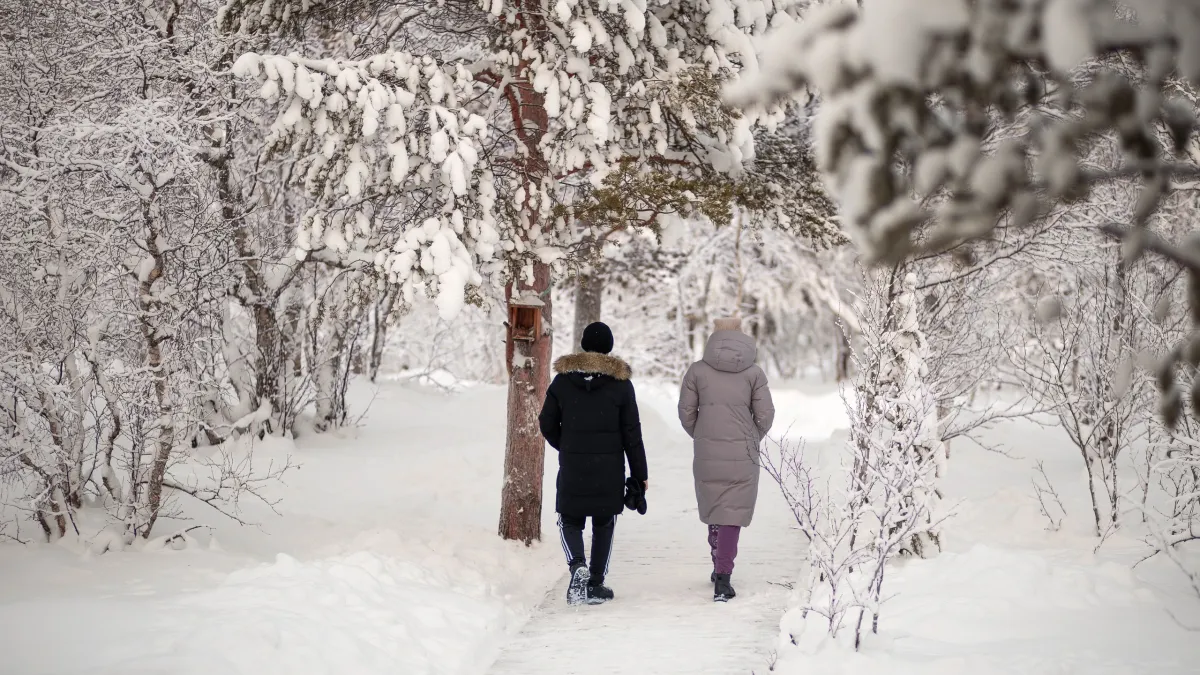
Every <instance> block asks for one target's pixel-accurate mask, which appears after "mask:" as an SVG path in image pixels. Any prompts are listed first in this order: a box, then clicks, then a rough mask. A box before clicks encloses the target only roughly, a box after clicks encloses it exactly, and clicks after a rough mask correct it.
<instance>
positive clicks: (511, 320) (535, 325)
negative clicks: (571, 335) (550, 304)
mask: <svg viewBox="0 0 1200 675" xmlns="http://www.w3.org/2000/svg"><path fill="white" fill-rule="evenodd" d="M545 306H546V303H544V302H542V301H541V300H540V299H539V298H538V297H537V296H536V295H534V294H532V293H529V294H526V295H522V296H520V297H516V298H513V299H512V300H509V301H508V334H509V336H510V337H511V338H512V339H513V340H514V341H520V342H533V341H534V340H537V337H538V336H539V335H541V334H542V308H543V307H545Z"/></svg>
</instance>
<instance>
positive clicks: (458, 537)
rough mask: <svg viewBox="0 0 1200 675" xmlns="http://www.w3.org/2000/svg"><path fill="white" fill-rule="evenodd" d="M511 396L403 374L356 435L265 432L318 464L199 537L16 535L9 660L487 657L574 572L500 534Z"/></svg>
mask: <svg viewBox="0 0 1200 675" xmlns="http://www.w3.org/2000/svg"><path fill="white" fill-rule="evenodd" d="M358 394H359V398H360V401H359V403H360V404H365V402H366V400H368V399H369V398H370V397H371V396H372V395H373V393H372V392H368V391H360V392H358ZM503 401H504V394H503V390H502V389H498V388H479V389H468V390H466V391H463V392H461V393H457V394H453V395H447V394H445V393H443V392H441V391H440V390H438V389H434V388H422V387H419V386H415V385H412V384H408V385H400V384H386V385H384V386H383V387H382V388H381V389H380V391H379V392H378V396H377V398H375V400H374V401H373V403H372V404H371V408H370V413H369V416H368V417H369V422H366V423H365V424H364V426H363V427H362V428H361V429H359V430H358V432H357V433H356V434H346V435H345V437H343V438H332V437H317V436H313V437H310V438H307V439H301V441H300V442H299V443H298V447H295V448H292V447H291V444H284V443H282V442H276V443H275V444H273V445H268V446H260V447H259V448H258V450H257V453H258V454H257V456H259V457H260V458H262V459H265V458H266V456H270V455H272V454H274V455H277V456H278V455H281V454H282V453H283V452H284V451H285V450H287V451H290V452H291V453H292V456H293V459H294V460H296V461H298V462H299V463H300V464H301V467H300V468H299V470H297V471H295V472H292V473H290V474H289V475H288V476H287V485H286V486H281V488H280V491H281V496H283V497H284V501H283V502H282V503H281V505H280V511H281V512H282V516H275V515H273V514H270V513H269V512H262V511H261V510H260V511H254V510H252V511H251V514H250V515H251V516H252V517H255V518H257V519H258V520H259V522H261V523H262V527H261V529H259V528H240V527H238V526H236V525H231V524H229V523H227V522H225V523H222V522H221V520H220V518H219V517H218V516H215V515H213V514H210V513H206V512H204V511H202V510H193V511H192V513H193V514H194V515H196V516H198V517H200V518H202V519H203V520H202V522H205V523H211V524H215V525H217V528H216V532H215V534H214V535H213V536H212V537H211V538H210V537H209V536H208V535H207V534H206V533H202V532H199V531H197V532H194V533H193V534H194V535H195V537H196V540H197V547H196V548H193V549H187V550H182V551H173V550H163V551H158V552H151V553H147V552H140V553H116V554H106V555H103V556H99V557H89V556H85V555H81V554H80V552H79V551H78V550H76V549H75V548H73V547H70V546H35V547H21V546H19V545H4V546H0V569H2V570H3V574H0V635H2V636H3V637H2V638H0V641H2V643H3V647H2V649H3V652H4V657H3V658H2V659H0V673H3V674H4V675H9V674H11V675H41V674H47V675H49V674H51V673H54V674H66V673H90V674H100V673H114V674H115V673H122V674H125V675H128V674H130V673H137V674H147V675H148V674H150V673H156V674H157V673H161V674H164V675H166V674H168V673H170V674H190V673H197V674H199V673H204V674H205V675H211V674H213V673H220V674H222V675H233V674H239V675H240V674H242V673H246V674H254V675H268V674H271V673H278V674H280V675H284V674H287V675H310V674H311V675H317V674H324V673H329V674H331V675H332V674H337V675H347V674H350V673H353V674H355V675H369V674H373V673H389V674H394V673H404V674H406V675H408V674H411V675H419V674H423V673H429V674H435V673H436V674H439V675H441V674H455V675H458V674H461V673H475V672H481V671H482V670H483V669H484V668H485V667H486V665H487V664H488V663H490V662H491V661H492V660H493V659H494V657H495V653H496V651H495V650H496V648H497V646H498V644H499V643H500V640H501V639H502V638H503V636H505V635H507V634H509V633H511V632H512V631H514V630H516V629H517V628H518V627H519V626H520V625H521V624H522V623H523V622H524V621H525V620H526V618H527V617H528V615H529V613H530V611H531V609H532V607H534V606H536V605H537V603H539V602H540V601H541V599H542V598H543V596H544V594H545V592H546V589H547V588H548V587H549V586H550V585H551V584H553V583H554V582H555V580H556V579H557V577H558V576H559V575H560V573H561V570H560V565H559V564H558V557H559V556H560V555H561V553H560V552H559V548H558V546H557V542H555V541H554V540H551V541H552V543H553V545H552V546H539V547H536V548H535V549H533V550H532V551H530V550H526V549H524V547H522V546H519V545H509V544H506V543H504V542H502V541H500V540H499V538H498V537H496V536H495V527H496V523H495V514H496V512H497V508H498V505H499V493H500V481H501V475H500V474H501V470H502V468H503V466H502V465H503V441H502V440H501V441H499V442H498V441H497V440H496V439H503V433H502V430H503ZM352 435H353V436H357V437H354V438H351V437H350V436H352ZM169 530H170V527H166V528H164V532H166V531H169Z"/></svg>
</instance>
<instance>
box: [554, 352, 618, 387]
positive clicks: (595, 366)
mask: <svg viewBox="0 0 1200 675" xmlns="http://www.w3.org/2000/svg"><path fill="white" fill-rule="evenodd" d="M554 372H556V373H561V374H568V373H587V374H595V375H608V376H609V377H611V378H613V379H614V380H628V379H629V378H630V377H632V375H633V370H632V369H631V368H630V367H629V364H628V363H625V362H624V361H622V360H621V359H619V358H617V357H615V356H612V355H609V354H600V353H598V352H578V353H575V354H567V355H566V356H560V357H559V358H558V360H557V361H555V362H554Z"/></svg>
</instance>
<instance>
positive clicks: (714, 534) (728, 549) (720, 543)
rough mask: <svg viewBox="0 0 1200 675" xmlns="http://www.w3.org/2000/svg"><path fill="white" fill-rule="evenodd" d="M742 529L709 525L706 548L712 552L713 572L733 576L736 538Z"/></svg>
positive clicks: (732, 526)
mask: <svg viewBox="0 0 1200 675" xmlns="http://www.w3.org/2000/svg"><path fill="white" fill-rule="evenodd" d="M741 534H742V528H740V527H738V526H737V525H709V526H708V548H709V549H711V550H712V561H713V571H714V572H716V573H717V574H733V559H734V558H736V557H737V546H738V537H739V536H741Z"/></svg>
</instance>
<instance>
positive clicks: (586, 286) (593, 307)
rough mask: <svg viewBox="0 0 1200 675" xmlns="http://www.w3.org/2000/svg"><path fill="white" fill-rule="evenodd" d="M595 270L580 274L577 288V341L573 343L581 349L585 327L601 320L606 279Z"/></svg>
mask: <svg viewBox="0 0 1200 675" xmlns="http://www.w3.org/2000/svg"><path fill="white" fill-rule="evenodd" d="M598 272H599V270H593V271H592V273H591V274H580V275H579V278H578V284H577V286H576V288H575V335H574V339H575V342H574V343H573V344H572V345H571V346H572V347H573V348H574V349H579V343H580V342H581V341H582V340H583V329H585V328H587V327H588V324H592V323H595V322H597V321H599V320H600V307H601V302H602V300H603V296H604V279H603V278H602V276H601V275H600V274H599V273H598Z"/></svg>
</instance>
